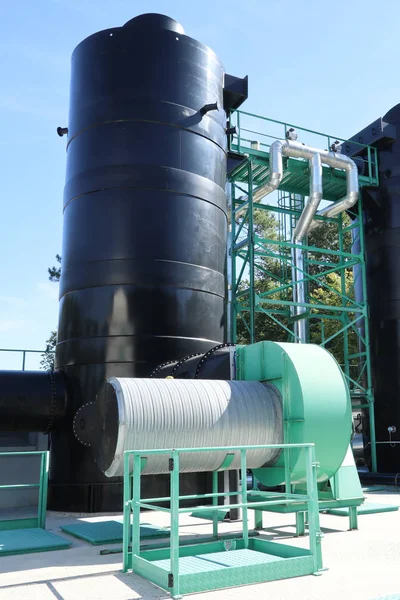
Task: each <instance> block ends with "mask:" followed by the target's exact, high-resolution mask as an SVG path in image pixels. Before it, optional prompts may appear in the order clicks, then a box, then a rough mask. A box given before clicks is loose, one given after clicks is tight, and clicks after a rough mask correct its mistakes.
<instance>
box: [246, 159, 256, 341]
mask: <svg viewBox="0 0 400 600" xmlns="http://www.w3.org/2000/svg"><path fill="white" fill-rule="evenodd" d="M247 164H248V169H249V170H248V186H249V190H248V195H249V206H248V208H249V214H248V219H249V224H248V243H249V248H248V252H249V254H248V257H249V277H250V292H249V293H250V297H249V301H250V302H249V309H250V344H254V342H255V341H256V339H255V310H256V307H255V289H254V283H255V277H254V220H253V209H254V205H253V169H252V163H251V160H249V161H248V163H247Z"/></svg>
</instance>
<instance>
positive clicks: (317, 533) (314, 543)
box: [305, 445, 322, 573]
mask: <svg viewBox="0 0 400 600" xmlns="http://www.w3.org/2000/svg"><path fill="white" fill-rule="evenodd" d="M305 453H306V457H305V458H306V461H305V462H306V481H307V496H308V502H307V504H308V528H309V538H310V551H311V554H312V557H313V562H314V573H316V572H317V571H319V570H321V569H322V552H321V529H320V525H319V507H318V487H317V463H316V462H315V446H314V445H312V446H308V447H306V448H305Z"/></svg>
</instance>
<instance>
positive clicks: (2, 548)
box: [0, 528, 71, 556]
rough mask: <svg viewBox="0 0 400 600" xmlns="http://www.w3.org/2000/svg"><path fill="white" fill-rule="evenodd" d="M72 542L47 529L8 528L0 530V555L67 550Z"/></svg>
mask: <svg viewBox="0 0 400 600" xmlns="http://www.w3.org/2000/svg"><path fill="white" fill-rule="evenodd" d="M70 546H71V544H70V543H69V542H67V540H65V539H64V538H62V537H61V536H59V535H55V534H54V533H50V531H46V530H45V529H39V528H34V529H14V530H13V529H8V530H6V531H0V556H9V555H11V554H28V553H30V552H49V551H51V550H65V549H66V548H70Z"/></svg>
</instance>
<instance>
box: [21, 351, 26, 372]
mask: <svg viewBox="0 0 400 600" xmlns="http://www.w3.org/2000/svg"><path fill="white" fill-rule="evenodd" d="M25 355H26V353H25V350H24V351H23V352H22V370H23V371H25Z"/></svg>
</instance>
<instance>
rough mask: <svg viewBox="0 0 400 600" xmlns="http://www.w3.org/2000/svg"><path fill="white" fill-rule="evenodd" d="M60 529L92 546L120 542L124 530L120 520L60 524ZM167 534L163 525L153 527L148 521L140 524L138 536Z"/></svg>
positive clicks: (145, 537) (165, 535)
mask: <svg viewBox="0 0 400 600" xmlns="http://www.w3.org/2000/svg"><path fill="white" fill-rule="evenodd" d="M60 529H61V530H62V531H64V532H65V533H68V534H69V535H72V536H73V537H76V538H78V539H80V540H85V542H89V544H92V545H93V546H99V545H103V544H118V543H121V542H122V538H123V530H124V528H123V524H122V522H120V521H98V522H96V523H90V522H81V523H71V524H70V525H62V527H60ZM168 536H169V530H168V529H165V528H164V527H155V526H153V525H150V524H149V523H144V524H142V525H141V526H140V537H141V538H142V539H148V538H163V537H168Z"/></svg>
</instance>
